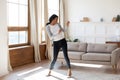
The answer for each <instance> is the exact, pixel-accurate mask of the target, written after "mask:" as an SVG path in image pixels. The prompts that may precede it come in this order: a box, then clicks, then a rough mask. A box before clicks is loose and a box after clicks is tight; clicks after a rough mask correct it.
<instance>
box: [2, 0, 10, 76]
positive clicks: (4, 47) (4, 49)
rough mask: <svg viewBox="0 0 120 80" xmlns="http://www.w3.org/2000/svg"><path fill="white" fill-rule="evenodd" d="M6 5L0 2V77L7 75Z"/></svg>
mask: <svg viewBox="0 0 120 80" xmlns="http://www.w3.org/2000/svg"><path fill="white" fill-rule="evenodd" d="M6 9H7V3H6V1H5V0H0V76H3V75H5V74H8V72H9V70H8V57H9V55H8V54H9V52H8V31H7V12H6V11H7V10H6Z"/></svg>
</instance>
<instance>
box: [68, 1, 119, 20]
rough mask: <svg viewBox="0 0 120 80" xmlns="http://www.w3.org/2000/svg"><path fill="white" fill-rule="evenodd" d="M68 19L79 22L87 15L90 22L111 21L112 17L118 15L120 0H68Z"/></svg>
mask: <svg viewBox="0 0 120 80" xmlns="http://www.w3.org/2000/svg"><path fill="white" fill-rule="evenodd" d="M67 2H68V3H67V4H68V20H70V21H72V22H80V20H82V18H83V17H89V18H90V20H91V22H100V19H101V18H103V19H104V21H105V22H111V21H112V18H113V17H116V16H117V14H119V15H120V4H119V3H120V0H68V1H67Z"/></svg>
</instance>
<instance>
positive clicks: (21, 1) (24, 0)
mask: <svg viewBox="0 0 120 80" xmlns="http://www.w3.org/2000/svg"><path fill="white" fill-rule="evenodd" d="M19 3H20V4H25V5H28V0H19Z"/></svg>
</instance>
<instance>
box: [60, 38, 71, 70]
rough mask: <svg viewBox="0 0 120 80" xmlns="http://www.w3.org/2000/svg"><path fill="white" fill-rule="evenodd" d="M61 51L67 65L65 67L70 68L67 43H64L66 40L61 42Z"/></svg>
mask: <svg viewBox="0 0 120 80" xmlns="http://www.w3.org/2000/svg"><path fill="white" fill-rule="evenodd" d="M62 50H63V54H64V58H65V60H66V63H67V67H68V68H71V65H70V60H69V58H68V52H67V42H66V40H65V41H63V42H62Z"/></svg>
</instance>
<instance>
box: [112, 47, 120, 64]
mask: <svg viewBox="0 0 120 80" xmlns="http://www.w3.org/2000/svg"><path fill="white" fill-rule="evenodd" d="M119 58H120V48H117V49H115V50H113V51H112V53H111V64H112V65H115V64H117V62H118V61H119Z"/></svg>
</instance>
